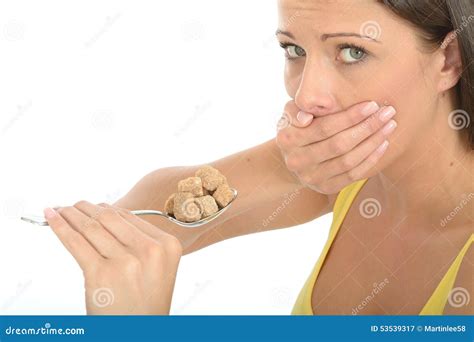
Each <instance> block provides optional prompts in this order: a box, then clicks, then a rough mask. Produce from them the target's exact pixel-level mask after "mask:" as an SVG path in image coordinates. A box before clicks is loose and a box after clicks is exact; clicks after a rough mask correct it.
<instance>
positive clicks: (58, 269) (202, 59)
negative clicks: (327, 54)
mask: <svg viewBox="0 0 474 342" xmlns="http://www.w3.org/2000/svg"><path fill="white" fill-rule="evenodd" d="M276 27H277V7H276V2H275V1H270V0H267V1H250V0H246V1H242V0H239V1H237V0H233V1H230V0H226V1H218V0H213V1H211V0H208V1H192V0H186V1H184V0H180V1H139V2H138V1H100V2H98V1H75V2H73V1H41V2H39V1H2V3H1V4H0V59H1V63H0V87H1V89H0V91H1V96H0V113H1V114H0V158H1V165H2V166H1V168H0V270H1V278H0V314H84V313H85V307H84V298H83V279H82V275H81V272H80V269H79V268H78V266H77V265H76V264H75V261H74V260H73V258H72V257H71V256H70V255H69V254H68V253H67V252H66V250H65V249H64V248H63V247H62V245H61V244H60V242H59V241H58V240H57V238H56V237H55V236H54V235H53V234H52V232H51V231H49V229H48V228H45V227H38V226H33V225H30V224H27V223H24V222H22V221H20V220H19V219H18V218H19V216H21V215H22V214H40V213H41V212H42V209H43V208H44V207H45V206H54V205H69V204H73V203H74V202H76V201H77V200H80V199H86V200H89V201H92V202H101V201H108V202H110V203H111V202H113V201H115V200H116V199H117V198H119V197H120V196H121V195H123V194H124V193H125V192H127V191H128V189H129V188H130V187H131V186H132V185H133V184H135V183H136V182H137V181H138V180H139V179H140V178H141V177H142V176H144V175H145V174H147V173H148V172H150V171H152V170H154V169H158V168H161V167H165V166H171V165H188V164H189V165H192V164H196V163H205V162H210V161H213V160H215V159H219V158H221V157H224V156H226V155H228V154H231V153H234V152H237V151H240V150H242V149H246V148H249V147H251V146H254V145H256V144H260V143H262V142H264V141H266V140H268V139H270V138H272V137H273V136H274V135H275V124H276V122H277V120H278V118H279V117H280V115H281V112H282V108H283V105H284V103H285V102H286V101H287V94H286V92H285V90H284V86H283V65H284V57H283V52H282V51H281V49H280V48H279V47H278V44H277V41H276V39H275V37H274V31H275V29H276ZM204 132H205V133H206V135H205V137H202V135H203V133H204ZM330 220H331V214H329V215H326V216H324V217H322V218H320V219H318V220H317V221H314V222H311V223H309V224H306V225H302V226H299V227H295V228H290V229H285V230H279V231H274V232H267V233H260V234H254V235H249V236H244V237H239V238H234V239H231V240H228V241H225V242H222V243H219V244H216V245H213V246H211V247H208V248H206V249H203V250H201V251H198V252H196V253H193V254H191V255H188V256H185V257H183V258H182V260H181V264H180V268H179V272H178V279H177V283H176V289H175V293H174V297H173V305H172V310H171V313H172V314H180V315H181V314H231V315H232V314H289V313H290V312H291V308H292V306H293V303H294V300H295V299H296V296H297V294H298V292H299V291H300V289H301V287H302V286H303V283H304V281H305V280H306V278H307V276H308V275H309V273H310V271H311V269H312V267H313V265H314V263H315V262H316V260H317V258H318V256H319V253H320V251H321V249H322V246H323V243H324V242H325V240H326V237H327V232H328V229H329V225H330Z"/></svg>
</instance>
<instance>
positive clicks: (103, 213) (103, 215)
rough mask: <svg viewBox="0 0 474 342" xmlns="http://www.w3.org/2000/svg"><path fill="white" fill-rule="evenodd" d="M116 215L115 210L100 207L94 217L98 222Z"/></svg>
mask: <svg viewBox="0 0 474 342" xmlns="http://www.w3.org/2000/svg"><path fill="white" fill-rule="evenodd" d="M116 215H117V212H116V211H115V210H114V209H112V208H101V209H99V210H98V211H97V213H96V217H97V221H99V222H110V221H111V220H113V219H114V218H115V217H116Z"/></svg>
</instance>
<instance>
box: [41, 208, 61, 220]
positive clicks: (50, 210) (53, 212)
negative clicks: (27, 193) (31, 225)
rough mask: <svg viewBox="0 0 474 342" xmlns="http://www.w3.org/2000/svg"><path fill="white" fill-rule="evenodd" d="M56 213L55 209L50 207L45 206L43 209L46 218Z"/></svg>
mask: <svg viewBox="0 0 474 342" xmlns="http://www.w3.org/2000/svg"><path fill="white" fill-rule="evenodd" d="M57 215H58V213H57V212H56V211H55V210H53V209H51V208H46V209H45V210H44V217H46V218H47V219H50V218H53V217H55V216H57Z"/></svg>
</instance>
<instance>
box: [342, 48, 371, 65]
mask: <svg viewBox="0 0 474 342" xmlns="http://www.w3.org/2000/svg"><path fill="white" fill-rule="evenodd" d="M366 55H367V53H366V52H365V50H364V49H362V48H359V47H355V46H348V47H343V48H341V51H340V58H341V60H342V61H343V62H344V63H347V64H352V63H357V62H359V61H361V60H363V59H364V58H365V56H366Z"/></svg>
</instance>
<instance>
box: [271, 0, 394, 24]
mask: <svg viewBox="0 0 474 342" xmlns="http://www.w3.org/2000/svg"><path fill="white" fill-rule="evenodd" d="M278 9H279V27H280V28H288V27H289V26H291V24H292V23H296V22H298V25H293V26H294V28H295V29H297V26H300V25H305V27H306V28H307V27H308V26H311V27H312V28H314V29H315V30H317V31H322V30H331V29H332V28H334V29H336V28H337V29H341V28H342V29H343V28H351V29H356V28H358V27H359V26H360V25H362V24H363V23H365V22H369V21H371V22H377V23H378V24H379V25H388V24H390V19H391V20H392V21H394V18H393V16H391V15H390V13H389V11H387V10H386V9H385V8H384V6H383V5H382V4H380V3H378V1H376V0H279V1H278Z"/></svg>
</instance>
